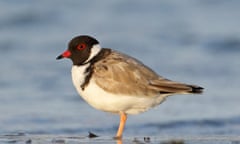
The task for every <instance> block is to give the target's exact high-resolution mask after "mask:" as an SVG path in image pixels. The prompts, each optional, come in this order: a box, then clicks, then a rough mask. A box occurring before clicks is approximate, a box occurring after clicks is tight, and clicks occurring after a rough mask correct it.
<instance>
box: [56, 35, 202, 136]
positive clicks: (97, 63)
mask: <svg viewBox="0 0 240 144" xmlns="http://www.w3.org/2000/svg"><path fill="white" fill-rule="evenodd" d="M62 58H68V59H70V60H71V61H72V69H71V75H72V82H73V85H74V86H75V88H76V90H77V92H78V94H79V95H80V96H81V97H82V98H83V99H84V100H85V101H86V102H87V103H88V104H89V105H91V106H92V107H94V108H95V109H98V110H101V111H105V112H110V113H115V114H119V115H120V122H119V126H118V130H117V133H116V135H115V137H114V138H116V139H122V136H123V131H124V127H125V124H126V121H127V117H128V115H131V114H139V113H142V112H146V111H148V110H149V109H151V108H153V107H155V106H157V105H159V104H161V103H162V102H163V101H165V100H166V98H167V97H168V96H171V95H175V94H201V93H202V92H203V89H204V88H203V87H200V86H198V85H192V84H185V83H181V82H176V81H172V80H169V79H166V78H164V77H162V76H160V75H158V74H157V73H156V72H154V71H153V70H152V69H151V68H149V67H148V66H146V65H144V64H143V63H142V62H141V61H139V60H137V59H136V58H134V57H132V56H129V55H127V54H124V53H121V52H119V51H116V50H114V49H111V48H103V47H101V45H100V43H99V41H98V40H96V39H95V38H94V37H92V36H89V35H79V36H76V37H74V38H72V40H71V41H70V42H69V43H68V48H67V50H65V51H64V52H63V53H62V54H60V55H59V56H57V58H56V59H57V60H59V59H62Z"/></svg>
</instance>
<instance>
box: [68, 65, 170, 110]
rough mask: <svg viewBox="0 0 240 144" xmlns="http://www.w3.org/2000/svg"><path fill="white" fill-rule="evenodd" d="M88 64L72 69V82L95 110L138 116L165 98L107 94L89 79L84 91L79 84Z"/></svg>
mask: <svg viewBox="0 0 240 144" xmlns="http://www.w3.org/2000/svg"><path fill="white" fill-rule="evenodd" d="M88 66H89V64H87V65H84V66H73V67H72V81H73V84H74V86H75V88H76V89H77V92H78V93H79V94H80V96H81V97H82V98H83V99H84V100H85V101H86V102H87V103H88V104H90V105H91V106H93V107H94V108H96V109H99V110H102V111H107V112H112V113H118V112H119V111H123V112H125V113H128V114H138V113H141V112H144V111H146V110H148V109H149V108H152V107H154V106H156V105H158V104H159V103H161V102H162V101H163V100H164V99H165V98H164V97H162V96H156V97H147V96H128V95H116V94H113V93H109V92H106V91H104V90H103V89H102V88H100V87H99V86H98V85H97V84H96V83H95V81H94V79H91V80H90V81H89V84H88V85H87V86H86V87H85V89H84V90H82V88H81V84H82V83H83V82H84V78H85V75H86V73H85V70H86V69H87V68H88Z"/></svg>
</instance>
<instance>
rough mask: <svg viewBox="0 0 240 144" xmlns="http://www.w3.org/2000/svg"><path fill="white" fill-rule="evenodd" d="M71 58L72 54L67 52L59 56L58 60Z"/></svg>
mask: <svg viewBox="0 0 240 144" xmlns="http://www.w3.org/2000/svg"><path fill="white" fill-rule="evenodd" d="M70 56H71V52H70V51H69V50H66V51H65V52H64V53H62V54H61V55H59V56H58V57H57V58H56V59H57V60H59V59H62V58H69V57H70Z"/></svg>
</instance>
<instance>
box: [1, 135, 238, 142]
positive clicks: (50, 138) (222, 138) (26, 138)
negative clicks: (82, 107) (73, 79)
mask: <svg viewBox="0 0 240 144" xmlns="http://www.w3.org/2000/svg"><path fill="white" fill-rule="evenodd" d="M0 143H14V144H77V143H86V144H95V143H98V144H114V143H116V144H240V136H226V135H215V136H182V137H174V136H158V137H156V136H154V137H151V136H150V137H141V136H139V137H124V138H123V139H122V140H115V139H113V138H112V137H107V136H106V137H105V136H104V137H96V138H89V136H74V135H71V136H67V135H25V134H23V135H21V134H19V135H1V136H0Z"/></svg>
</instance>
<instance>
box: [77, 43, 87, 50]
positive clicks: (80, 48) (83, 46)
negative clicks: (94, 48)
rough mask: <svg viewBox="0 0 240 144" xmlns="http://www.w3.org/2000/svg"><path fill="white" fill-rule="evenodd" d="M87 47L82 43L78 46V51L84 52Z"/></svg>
mask: <svg viewBox="0 0 240 144" xmlns="http://www.w3.org/2000/svg"><path fill="white" fill-rule="evenodd" d="M86 47H87V46H86V44H85V43H81V44H78V45H77V49H78V50H83V49H85V48H86Z"/></svg>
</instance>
